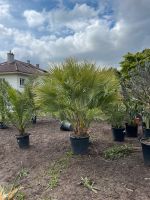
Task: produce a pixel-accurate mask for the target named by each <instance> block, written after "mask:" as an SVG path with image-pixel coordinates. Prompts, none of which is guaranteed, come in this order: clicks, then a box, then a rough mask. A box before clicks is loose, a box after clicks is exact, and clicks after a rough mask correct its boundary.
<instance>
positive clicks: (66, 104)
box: [35, 59, 118, 137]
mask: <svg viewBox="0 0 150 200" xmlns="http://www.w3.org/2000/svg"><path fill="white" fill-rule="evenodd" d="M35 92H36V103H37V104H38V105H39V106H41V107H43V108H45V109H46V110H48V111H49V112H54V113H55V114H57V115H58V116H59V118H60V119H61V120H67V121H69V122H70V123H71V124H72V125H73V128H74V135H75V136H76V137H83V136H87V135H88V129H89V126H90V124H91V122H92V121H93V120H94V119H99V118H101V117H102V114H103V112H102V111H103V109H105V108H106V107H107V106H109V104H110V103H112V101H115V99H116V98H117V93H118V81H117V79H116V76H115V73H114V71H113V70H112V69H100V68H97V67H96V66H95V64H91V63H88V62H81V63H78V62H77V61H76V60H74V59H68V60H66V62H65V63H63V64H62V65H56V66H53V67H52V68H51V69H50V71H49V73H48V74H47V75H45V77H44V78H43V80H42V82H41V84H40V85H39V86H38V87H37V88H36V91H35Z"/></svg>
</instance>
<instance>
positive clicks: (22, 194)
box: [16, 191, 25, 200]
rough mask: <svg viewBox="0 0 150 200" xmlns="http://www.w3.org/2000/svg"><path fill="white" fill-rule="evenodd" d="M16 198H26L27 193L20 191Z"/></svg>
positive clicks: (23, 199)
mask: <svg viewBox="0 0 150 200" xmlns="http://www.w3.org/2000/svg"><path fill="white" fill-rule="evenodd" d="M16 200H25V194H24V193H23V192H21V191H19V192H18V193H17V195H16Z"/></svg>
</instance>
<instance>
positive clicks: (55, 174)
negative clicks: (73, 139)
mask: <svg viewBox="0 0 150 200" xmlns="http://www.w3.org/2000/svg"><path fill="white" fill-rule="evenodd" d="M72 155H73V154H72V152H71V151H70V152H67V153H66V154H65V155H64V156H63V158H60V159H59V160H57V161H55V162H54V163H53V164H52V165H51V167H50V169H49V171H48V175H49V176H50V181H49V183H48V187H50V188H51V189H53V188H55V187H57V186H58V184H59V178H60V175H61V172H62V171H63V170H64V169H66V168H67V167H68V165H69V161H70V158H71V157H72Z"/></svg>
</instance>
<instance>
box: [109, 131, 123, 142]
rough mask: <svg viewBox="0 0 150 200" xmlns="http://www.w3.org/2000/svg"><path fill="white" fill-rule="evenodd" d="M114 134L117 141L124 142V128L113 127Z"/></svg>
mask: <svg viewBox="0 0 150 200" xmlns="http://www.w3.org/2000/svg"><path fill="white" fill-rule="evenodd" d="M112 134H113V138H114V141H117V142H123V141H124V137H125V133H124V128H112Z"/></svg>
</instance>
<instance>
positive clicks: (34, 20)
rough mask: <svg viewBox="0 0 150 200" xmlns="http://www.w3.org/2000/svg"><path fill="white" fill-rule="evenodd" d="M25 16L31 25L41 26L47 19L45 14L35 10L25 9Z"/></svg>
mask: <svg viewBox="0 0 150 200" xmlns="http://www.w3.org/2000/svg"><path fill="white" fill-rule="evenodd" d="M23 16H24V17H25V18H26V20H27V23H28V25H29V27H38V26H41V25H42V24H43V23H44V21H45V18H44V16H43V14H42V13H39V12H37V11H35V10H25V11H24V13H23Z"/></svg>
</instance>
